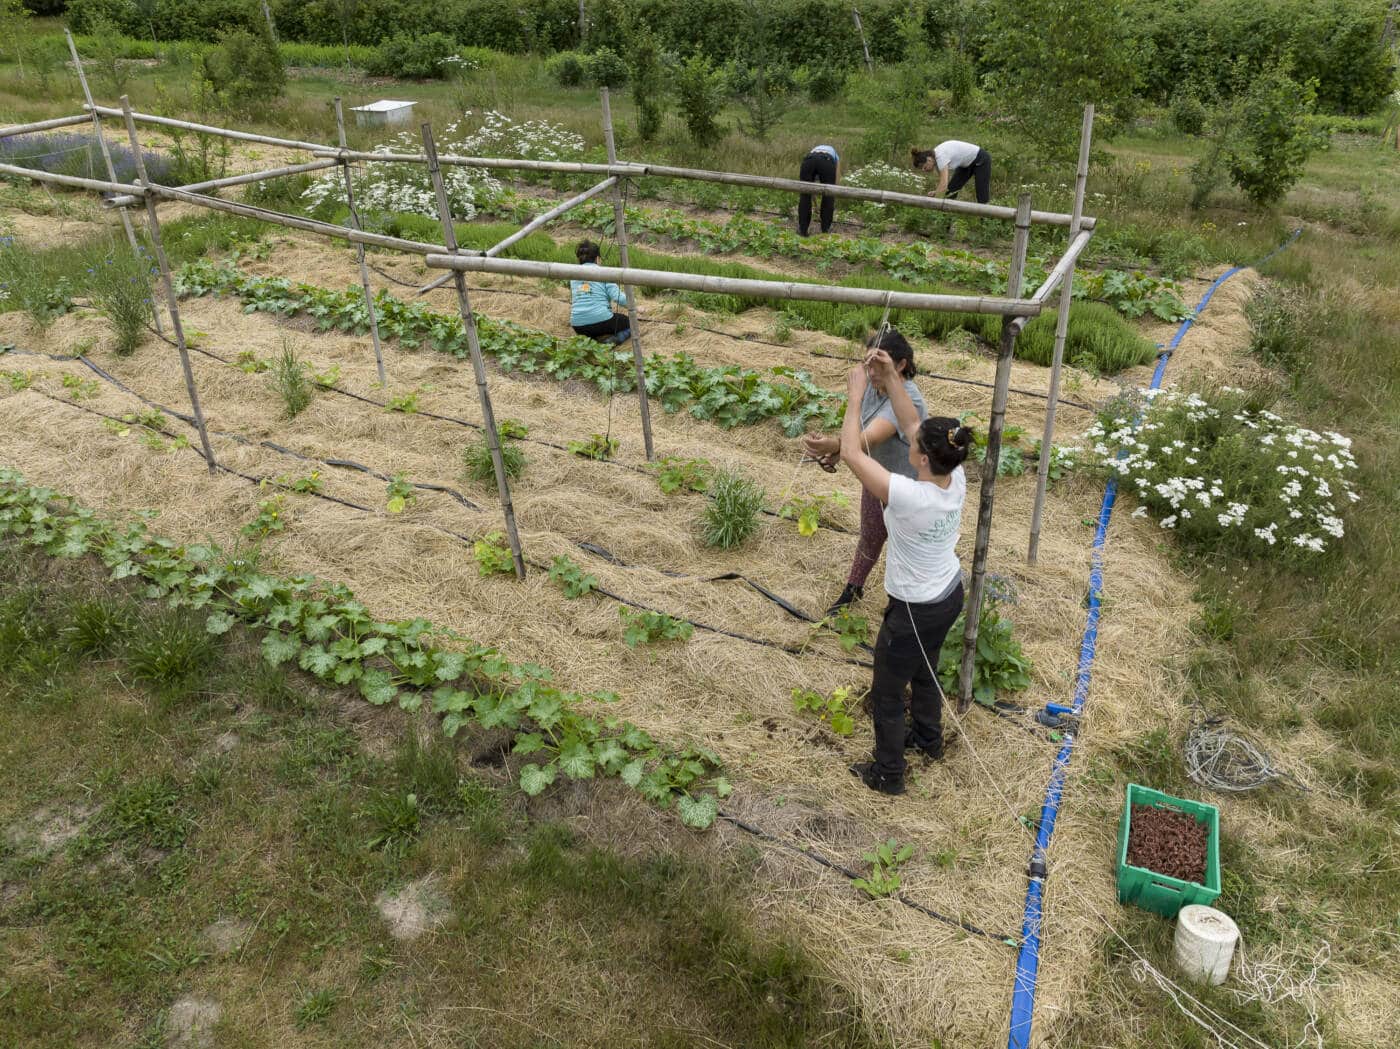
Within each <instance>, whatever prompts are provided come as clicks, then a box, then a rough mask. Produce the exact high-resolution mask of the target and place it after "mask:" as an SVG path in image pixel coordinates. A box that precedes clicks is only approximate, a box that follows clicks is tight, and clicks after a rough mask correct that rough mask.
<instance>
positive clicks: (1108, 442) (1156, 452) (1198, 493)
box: [1085, 386, 1361, 554]
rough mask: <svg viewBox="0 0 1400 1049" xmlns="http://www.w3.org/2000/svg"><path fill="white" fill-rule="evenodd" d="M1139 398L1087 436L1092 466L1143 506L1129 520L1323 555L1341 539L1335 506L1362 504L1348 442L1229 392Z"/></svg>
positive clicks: (1239, 544) (1261, 547) (1242, 545)
mask: <svg viewBox="0 0 1400 1049" xmlns="http://www.w3.org/2000/svg"><path fill="white" fill-rule="evenodd" d="M1136 401H1137V402H1138V405H1137V406H1132V407H1125V408H1124V409H1123V410H1122V411H1120V412H1119V413H1118V414H1116V415H1113V416H1106V417H1104V418H1102V419H1101V420H1100V421H1099V422H1097V423H1095V424H1094V426H1092V427H1091V428H1090V429H1089V430H1088V432H1087V433H1086V434H1085V437H1086V438H1087V440H1088V443H1089V446H1090V448H1091V452H1092V456H1093V457H1094V458H1095V459H1096V460H1097V462H1098V464H1099V465H1100V466H1102V467H1103V468H1105V469H1107V470H1108V471H1110V472H1111V473H1112V474H1115V475H1117V476H1118V477H1119V478H1120V479H1121V480H1122V481H1123V483H1124V484H1126V485H1127V486H1128V489H1129V490H1130V491H1132V492H1133V493H1134V494H1135V495H1136V496H1137V498H1138V500H1139V501H1140V503H1141V505H1140V506H1139V507H1138V509H1137V510H1135V511H1134V512H1133V515H1132V516H1133V517H1146V516H1148V515H1149V514H1150V515H1151V516H1152V517H1154V518H1155V519H1156V520H1157V523H1158V525H1159V526H1160V527H1161V528H1165V529H1171V530H1175V531H1178V532H1180V533H1181V534H1182V535H1183V537H1185V538H1190V539H1193V540H1197V541H1203V542H1205V543H1207V544H1208V545H1209V544H1224V545H1226V546H1230V547H1234V548H1236V549H1242V550H1245V551H1247V552H1251V553H1261V552H1268V551H1270V550H1274V549H1277V550H1279V551H1280V552H1282V551H1288V552H1302V553H1305V554H1314V553H1322V552H1324V551H1325V550H1327V549H1328V548H1329V546H1330V545H1331V544H1332V543H1333V542H1334V541H1335V540H1338V539H1341V538H1342V536H1343V535H1344V534H1345V526H1344V524H1343V521H1342V517H1341V511H1340V510H1339V508H1338V505H1337V503H1338V501H1345V502H1346V503H1347V504H1350V503H1353V502H1356V501H1358V500H1359V499H1360V498H1361V497H1360V495H1358V494H1357V492H1356V490H1355V488H1354V486H1353V485H1352V482H1351V479H1350V474H1351V472H1352V471H1354V470H1355V469H1356V461H1355V459H1354V458H1353V457H1352V454H1351V440H1350V438H1347V437H1344V436H1343V435H1342V434H1339V433H1334V432H1332V431H1328V432H1326V433H1317V432H1315V431H1313V430H1310V429H1307V428H1306V427H1303V426H1298V425H1296V424H1294V423H1290V422H1288V421H1287V420H1286V419H1284V418H1283V417H1282V416H1279V415H1277V414H1275V413H1274V412H1271V411H1268V410H1266V409H1262V408H1254V407H1251V406H1250V403H1249V396H1248V394H1246V392H1245V391H1243V390H1238V389H1235V388H1233V387H1228V386H1226V387H1222V388H1221V389H1220V390H1218V391H1212V392H1210V393H1209V394H1207V395H1202V394H1199V393H1184V392H1181V391H1176V390H1160V391H1152V390H1143V391H1139V393H1138V395H1137V397H1136ZM1138 406H1140V415H1139V410H1138ZM1304 463H1307V464H1308V465H1303V464H1304Z"/></svg>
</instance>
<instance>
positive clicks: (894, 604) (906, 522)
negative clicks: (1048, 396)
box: [841, 349, 972, 794]
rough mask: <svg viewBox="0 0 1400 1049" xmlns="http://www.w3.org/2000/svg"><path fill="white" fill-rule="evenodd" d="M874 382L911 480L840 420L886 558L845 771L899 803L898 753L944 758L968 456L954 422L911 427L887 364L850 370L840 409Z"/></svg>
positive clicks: (879, 355) (851, 419) (966, 437)
mask: <svg viewBox="0 0 1400 1049" xmlns="http://www.w3.org/2000/svg"><path fill="white" fill-rule="evenodd" d="M867 370H868V371H869V372H870V373H871V374H873V375H875V376H877V377H878V378H879V380H880V383H881V385H882V386H883V387H884V389H885V390H886V391H887V393H888V395H889V398H890V403H891V404H892V405H893V406H894V412H895V418H896V419H898V420H899V428H900V430H901V431H902V432H904V433H908V434H913V435H916V436H915V439H914V440H913V441H911V442H910V444H909V463H910V465H911V466H913V467H914V470H915V476H914V478H913V479H910V478H908V477H901V476H900V475H899V474H897V473H891V472H890V471H889V470H888V469H887V468H886V467H885V466H883V465H881V464H880V463H879V462H878V461H877V460H876V459H875V458H874V457H872V456H871V455H870V453H869V452H868V451H867V450H866V448H865V447H864V442H863V441H862V440H861V431H860V413H859V412H855V411H848V412H847V413H846V418H845V421H844V422H843V423H842V426H841V461H842V462H844V463H845V464H846V465H847V466H848V467H850V469H851V472H852V473H853V474H855V475H856V477H857V479H859V481H860V483H861V484H862V485H863V486H864V487H865V490H866V491H868V492H869V493H870V494H871V495H872V496H874V497H875V498H876V499H878V500H879V501H880V502H881V503H884V504H885V528H886V530H887V531H888V533H889V540H888V545H887V547H886V552H885V592H886V593H887V594H888V595H889V603H888V604H887V605H886V606H885V616H884V621H883V622H882V623H881V625H880V633H879V635H878V636H877V638H876V640H875V671H874V676H873V678H872V680H871V685H870V710H871V715H872V717H873V719H874V722H875V753H874V759H873V760H872V761H867V762H861V763H859V764H856V765H852V766H851V772H852V774H853V775H856V776H858V777H860V779H861V781H862V782H863V783H864V784H865V785H866V786H867V787H869V788H870V789H871V790H878V791H880V792H881V793H884V794H903V793H904V769H905V764H906V762H905V759H904V752H905V750H906V749H908V750H915V751H918V752H920V753H922V754H923V755H924V756H925V757H929V758H933V759H935V760H936V759H938V758H941V757H942V756H943V728H942V714H943V692H942V690H941V689H940V688H939V685H938V681H937V678H936V676H935V675H936V673H937V670H938V654H939V651H940V650H941V649H942V647H943V639H944V638H945V637H947V635H948V631H949V629H950V628H951V627H952V625H953V621H954V620H955V619H957V618H958V613H959V612H961V611H962V606H963V586H962V568H961V566H960V565H959V564H958V555H957V543H958V532H959V529H960V527H961V524H962V507H963V500H964V498H965V497H966V495H967V480H966V478H965V477H964V475H963V469H962V463H963V460H965V459H966V458H967V453H968V449H969V448H971V446H972V431H971V430H969V429H968V428H967V427H965V426H960V425H959V424H958V421H957V420H956V419H948V418H931V419H925V420H923V422H920V421H919V413H918V409H917V408H915V406H914V402H913V400H912V399H910V397H909V393H908V391H907V390H906V389H905V387H904V384H903V383H902V382H900V381H899V374H898V372H897V370H896V368H895V364H894V361H893V360H891V359H890V355H889V354H888V353H885V352H884V351H883V350H880V349H872V350H870V351H869V353H868V354H867V355H866V359H865V366H864V367H858V368H854V369H852V370H851V374H850V377H849V378H848V380H847V385H846V389H847V395H848V397H849V400H848V401H847V402H846V403H847V404H860V402H861V398H862V397H864V396H865V390H866V387H867V385H868V384H869V382H870V378H869V376H868V375H867ZM906 686H908V687H909V689H910V693H911V696H912V698H911V701H910V704H909V714H910V723H909V724H908V725H906V723H905V720H904V689H905V687H906Z"/></svg>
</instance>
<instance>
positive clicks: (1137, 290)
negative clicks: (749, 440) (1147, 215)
mask: <svg viewBox="0 0 1400 1049" xmlns="http://www.w3.org/2000/svg"><path fill="white" fill-rule="evenodd" d="M551 203H552V202H550V201H547V200H545V201H541V200H537V199H534V198H530V197H522V196H517V195H514V194H506V195H504V196H502V198H501V199H500V201H499V202H497V203H495V204H494V205H486V206H485V210H489V211H494V212H496V213H497V214H502V215H507V216H510V217H513V218H533V217H534V216H535V215H536V214H538V213H541V212H543V211H545V210H546V209H547V208H548V207H549V206H550V205H551ZM569 218H570V220H571V221H574V222H577V223H579V224H581V225H583V226H587V227H588V228H590V229H596V230H599V231H601V232H605V233H611V231H612V229H613V224H614V219H613V208H612V205H611V204H608V203H606V202H601V201H591V202H588V203H586V204H582V205H580V206H579V207H577V208H574V209H573V210H572V211H570V212H569ZM627 229H628V230H629V232H636V233H643V234H651V235H653V236H661V237H669V238H671V239H672V240H684V241H689V242H691V243H692V244H694V245H695V246H696V247H698V248H700V249H701V250H703V251H704V252H705V253H706V254H710V253H713V252H742V253H744V254H747V255H755V256H758V257H759V258H764V259H768V258H773V257H775V256H776V257H781V258H789V259H804V260H806V259H810V260H815V261H816V262H818V263H819V264H830V263H833V262H842V263H846V264H849V265H852V266H873V267H877V268H879V269H881V270H883V271H884V272H885V273H886V274H888V275H889V276H890V277H893V278H894V279H895V280H899V281H906V282H909V283H913V284H923V283H928V282H942V283H948V284H953V285H957V286H958V287H962V288H969V289H972V290H975V291H982V292H986V293H988V294H991V295H1004V294H1005V293H1006V281H1007V268H1008V267H1007V263H1005V262H1001V261H997V260H990V259H984V258H981V257H980V256H978V255H976V254H974V253H973V252H970V251H963V250H959V249H947V248H935V247H932V246H930V245H929V244H928V243H927V242H926V241H922V240H920V241H913V242H904V243H887V242H885V241H882V240H880V239H879V238H876V237H844V236H840V235H837V234H826V235H824V236H821V237H799V236H798V235H797V234H796V233H795V232H793V231H792V230H790V229H788V228H787V227H786V226H782V225H779V224H777V223H775V222H772V221H764V220H760V219H755V218H750V217H749V216H747V215H735V216H733V217H732V218H730V219H729V220H728V221H727V222H723V223H720V222H714V221H711V220H709V219H697V218H692V217H690V216H688V215H686V214H685V213H684V212H682V211H678V210H676V209H674V208H666V209H663V210H654V209H650V208H628V209H627ZM1047 261H1048V260H1046V259H1043V258H1031V259H1028V260H1027V262H1026V282H1027V284H1028V285H1029V286H1030V287H1035V286H1036V285H1038V284H1040V283H1041V282H1042V281H1044V280H1045V277H1046V275H1047V274H1048V272H1049V266H1048V265H1047ZM1074 297H1075V298H1076V299H1099V300H1102V301H1104V302H1107V303H1108V304H1109V305H1111V306H1112V307H1113V308H1114V309H1116V310H1117V311H1118V312H1119V313H1121V314H1123V315H1124V316H1125V317H1141V316H1143V315H1145V314H1147V313H1151V314H1152V315H1153V316H1155V317H1158V318H1160V319H1161V320H1164V321H1180V320H1185V319H1186V318H1187V317H1188V316H1190V314H1191V310H1190V307H1188V306H1187V305H1186V303H1185V302H1184V301H1182V298H1181V295H1180V287H1179V285H1178V284H1177V283H1176V281H1173V280H1168V279H1166V278H1163V277H1156V276H1153V275H1151V274H1149V273H1145V272H1142V271H1140V270H1134V271H1131V272H1128V271H1125V270H1112V269H1110V270H1080V271H1078V272H1076V273H1075V277H1074Z"/></svg>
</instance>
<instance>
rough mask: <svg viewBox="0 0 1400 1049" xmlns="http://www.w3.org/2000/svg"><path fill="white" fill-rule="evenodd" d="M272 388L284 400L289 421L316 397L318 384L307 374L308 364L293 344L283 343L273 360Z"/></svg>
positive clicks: (283, 403)
mask: <svg viewBox="0 0 1400 1049" xmlns="http://www.w3.org/2000/svg"><path fill="white" fill-rule="evenodd" d="M271 378H272V388H273V389H274V390H276V391H277V395H278V396H279V397H281V398H282V406H283V407H284V408H285V409H286V411H287V418H288V419H295V418H296V417H297V416H298V415H300V414H301V413H302V412H303V411H305V410H306V407H307V405H309V404H310V403H311V399H312V398H313V397H314V396H316V384H315V383H314V382H312V381H311V377H310V376H309V375H308V374H307V367H306V363H305V362H304V361H302V360H301V358H300V357H298V356H297V351H296V350H295V348H293V346H292V344H291V343H290V342H289V341H287V340H285V339H284V340H283V341H282V349H281V350H280V351H279V352H278V354H277V356H275V357H274V358H273V359H272V373H271Z"/></svg>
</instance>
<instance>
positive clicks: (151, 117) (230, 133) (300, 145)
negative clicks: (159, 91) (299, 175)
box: [83, 102, 355, 160]
mask: <svg viewBox="0 0 1400 1049" xmlns="http://www.w3.org/2000/svg"><path fill="white" fill-rule="evenodd" d="M83 108H84V109H91V110H93V111H94V112H97V113H101V114H102V115H103V116H104V117H119V116H121V115H122V111H121V110H120V109H113V108H112V107H111V106H97V105H93V104H92V103H91V102H89V103H88V104H87V105H86V106H84V107H83ZM131 115H132V116H133V117H134V118H135V119H136V120H137V121H139V122H140V123H142V124H155V125H157V126H159V127H173V128H179V129H180V130H181V131H202V132H204V133H205V134H207V135H216V136H218V137H219V138H229V139H233V140H234V141H236V142H261V143H262V144H263V145H265V146H285V147H286V148H287V149H302V150H308V151H313V150H314V151H316V152H317V153H319V154H323V155H325V156H328V157H332V158H336V159H338V158H339V155H340V151H339V150H338V149H336V148H335V147H334V146H328V145H326V144H325V143H324V142H303V141H301V140H300V139H295V138H274V137H273V136H272V135H257V134H254V133H253V132H251V131H234V130H233V129H232V128H226V127H215V126H214V125H212V124H196V123H195V122H194V121H192V120H177V119H176V118H175V117H161V116H156V115H155V114H154V113H139V112H133V113H132V114H131ZM350 159H351V160H354V159H355V157H354V156H351V158H350Z"/></svg>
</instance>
